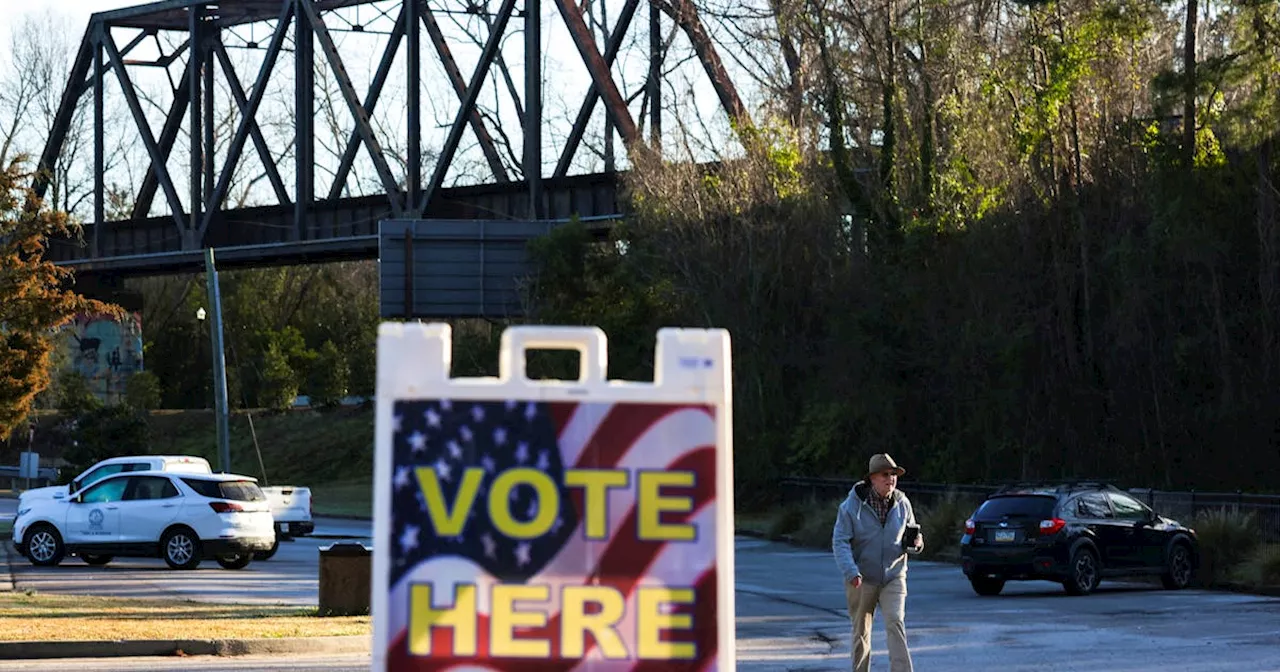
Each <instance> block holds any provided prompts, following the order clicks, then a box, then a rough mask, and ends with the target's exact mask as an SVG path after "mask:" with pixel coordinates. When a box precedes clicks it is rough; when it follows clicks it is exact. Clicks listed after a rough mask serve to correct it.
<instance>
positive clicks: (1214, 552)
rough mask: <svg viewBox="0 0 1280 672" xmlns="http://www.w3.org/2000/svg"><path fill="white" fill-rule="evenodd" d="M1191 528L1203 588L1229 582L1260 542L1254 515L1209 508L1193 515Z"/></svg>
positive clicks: (1226, 509)
mask: <svg viewBox="0 0 1280 672" xmlns="http://www.w3.org/2000/svg"><path fill="white" fill-rule="evenodd" d="M1192 527H1193V528H1195V531H1196V537H1198V538H1199V541H1200V567H1199V576H1198V579H1199V581H1200V583H1201V584H1202V585H1205V586H1213V585H1216V584H1219V583H1221V582H1223V581H1225V580H1228V579H1229V578H1230V577H1231V576H1232V574H1234V573H1235V570H1236V568H1237V567H1238V566H1239V565H1240V564H1241V563H1242V562H1243V561H1244V560H1245V559H1246V558H1248V557H1249V556H1250V555H1252V554H1253V551H1254V549H1256V548H1257V547H1258V546H1259V544H1260V543H1261V542H1260V535H1259V530H1258V526H1257V521H1256V520H1255V517H1254V514H1253V512H1249V513H1243V514H1242V513H1240V512H1239V511H1235V510H1232V509H1229V508H1226V507H1222V508H1218V509H1209V510H1206V511H1201V512H1200V513H1198V514H1196V517H1195V521H1194V523H1193V524H1192Z"/></svg>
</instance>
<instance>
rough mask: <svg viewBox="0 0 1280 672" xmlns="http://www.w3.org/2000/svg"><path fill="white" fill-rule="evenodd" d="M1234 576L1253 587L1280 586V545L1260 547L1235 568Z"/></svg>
mask: <svg viewBox="0 0 1280 672" xmlns="http://www.w3.org/2000/svg"><path fill="white" fill-rule="evenodd" d="M1232 576H1233V577H1234V578H1235V580H1237V581H1239V582H1241V583H1243V584H1246V585H1248V586H1252V587H1258V586H1280V544H1266V545H1264V546H1258V547H1257V548H1255V549H1254V550H1253V552H1252V553H1250V554H1249V555H1248V556H1247V557H1246V558H1245V559H1244V561H1243V562H1241V563H1240V564H1239V565H1238V566H1237V567H1236V568H1235V570H1234V571H1233V572H1232Z"/></svg>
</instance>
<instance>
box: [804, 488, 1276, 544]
mask: <svg viewBox="0 0 1280 672" xmlns="http://www.w3.org/2000/svg"><path fill="white" fill-rule="evenodd" d="M857 482H858V481H857V479H852V478H806V477H788V478H784V479H782V480H781V482H780V485H781V487H782V493H783V499H784V501H797V500H817V501H825V500H831V499H836V498H843V497H845V496H846V495H847V494H848V493H849V489H850V488H852V487H853V485H854V484H855V483H857ZM898 488H899V489H900V490H902V491H903V492H905V493H906V494H907V495H909V496H910V497H911V501H912V502H914V503H917V504H919V505H922V506H932V505H934V504H935V503H936V502H938V501H939V500H942V499H944V498H946V497H953V498H956V499H959V500H960V501H962V502H967V503H970V504H972V506H973V507H974V508H976V507H977V506H978V505H979V504H981V503H982V500H984V499H986V498H987V496H988V495H991V494H993V493H994V492H996V491H997V490H998V489H999V488H1000V486H999V485H968V484H951V483H917V482H910V481H899V482H898ZM1127 492H1128V493H1129V494H1130V495H1133V496H1134V497H1137V498H1138V499H1140V500H1142V501H1143V502H1145V503H1146V504H1147V506H1149V507H1151V508H1152V509H1153V510H1155V512H1156V513H1159V514H1160V515H1162V516H1167V517H1169V518H1173V519H1175V520H1177V521H1179V522H1182V523H1183V524H1188V525H1190V524H1192V523H1193V521H1194V519H1195V517H1196V516H1197V515H1198V514H1200V513H1201V512H1207V511H1213V510H1220V509H1225V510H1227V511H1228V512H1231V513H1241V514H1249V513H1252V514H1253V516H1254V523H1255V524H1256V525H1257V528H1258V533H1259V534H1260V535H1262V536H1263V537H1265V538H1266V539H1269V540H1273V541H1274V540H1280V495H1258V494H1250V493H1246V492H1241V491H1236V492H1197V491H1195V490H1185V491H1169V490H1155V489H1152V488H1129V489H1128V490H1127Z"/></svg>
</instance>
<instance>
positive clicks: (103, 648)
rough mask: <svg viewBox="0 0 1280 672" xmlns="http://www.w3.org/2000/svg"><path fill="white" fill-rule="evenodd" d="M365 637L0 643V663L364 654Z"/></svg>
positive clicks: (367, 645)
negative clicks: (125, 658)
mask: <svg viewBox="0 0 1280 672" xmlns="http://www.w3.org/2000/svg"><path fill="white" fill-rule="evenodd" d="M369 651H370V638H369V637H368V636H365V635H347V636H335V637H284V638H280V639H176V640H156V639H136V640H130V639H125V640H119V639H118V640H101V641H94V640H89V641H69V642H59V641H52V642H0V660H5V659H8V660H13V659H31V658H107V657H128V656H250V655H284V654H299V653H306V654H325V653H330V654H338V653H368V652H369Z"/></svg>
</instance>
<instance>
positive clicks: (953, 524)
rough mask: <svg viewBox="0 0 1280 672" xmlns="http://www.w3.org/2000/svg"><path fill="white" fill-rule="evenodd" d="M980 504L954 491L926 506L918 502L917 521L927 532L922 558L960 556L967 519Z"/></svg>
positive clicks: (938, 558)
mask: <svg viewBox="0 0 1280 672" xmlns="http://www.w3.org/2000/svg"><path fill="white" fill-rule="evenodd" d="M976 508H977V506H976V505H975V504H974V502H973V501H972V500H971V499H970V498H968V497H961V496H959V495H957V494H956V493H955V492H948V493H947V494H946V496H944V497H942V498H941V499H939V500H937V501H936V502H934V503H932V504H930V505H927V506H921V505H915V512H916V522H917V523H919V524H920V533H921V534H923V535H924V551H923V552H921V553H920V555H919V556H917V557H919V558H920V559H921V560H955V559H958V558H959V557H960V537H962V536H964V521H966V520H968V518H969V516H971V515H973V511H974V509H976Z"/></svg>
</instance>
